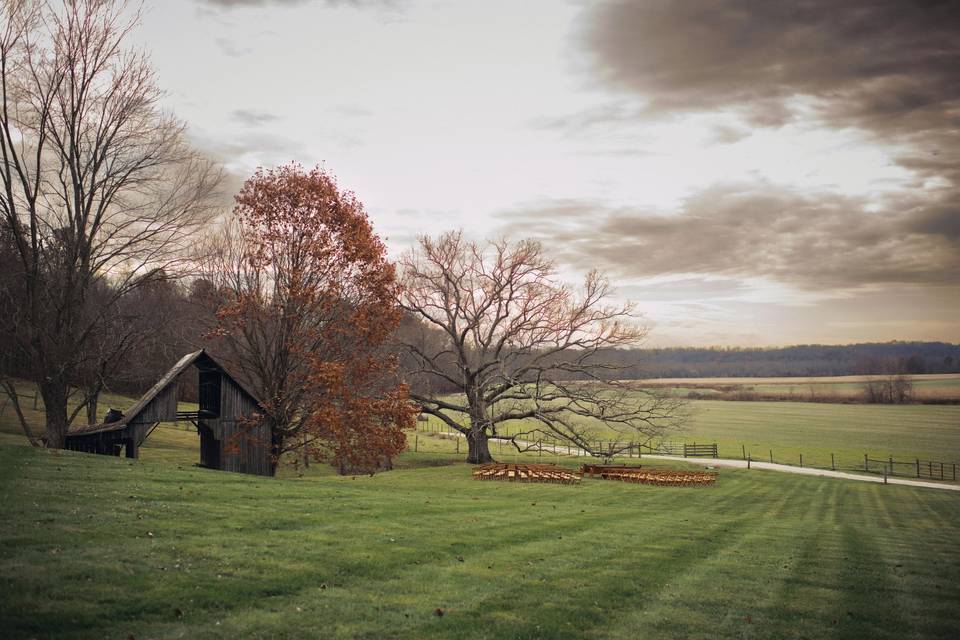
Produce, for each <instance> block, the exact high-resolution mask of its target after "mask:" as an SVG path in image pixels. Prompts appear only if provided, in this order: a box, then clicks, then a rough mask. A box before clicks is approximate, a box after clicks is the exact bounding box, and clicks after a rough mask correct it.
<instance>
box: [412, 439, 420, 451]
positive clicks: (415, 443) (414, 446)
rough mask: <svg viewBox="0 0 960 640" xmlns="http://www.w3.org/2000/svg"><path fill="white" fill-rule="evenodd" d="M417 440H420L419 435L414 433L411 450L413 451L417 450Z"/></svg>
mask: <svg viewBox="0 0 960 640" xmlns="http://www.w3.org/2000/svg"><path fill="white" fill-rule="evenodd" d="M419 442H420V436H418V435H416V434H414V436H413V452H414V453H416V452H417V445H418V444H419Z"/></svg>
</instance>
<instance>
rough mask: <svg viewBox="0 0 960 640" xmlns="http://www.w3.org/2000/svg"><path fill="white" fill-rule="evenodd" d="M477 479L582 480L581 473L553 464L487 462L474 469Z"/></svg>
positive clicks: (512, 480)
mask: <svg viewBox="0 0 960 640" xmlns="http://www.w3.org/2000/svg"><path fill="white" fill-rule="evenodd" d="M473 477H474V478H475V479H477V480H506V481H509V482H548V483H554V484H573V483H575V482H580V474H579V473H576V472H574V471H569V470H567V469H564V468H562V467H558V466H556V465H551V464H501V463H494V464H485V465H483V466H480V467H477V468H476V469H474V470H473Z"/></svg>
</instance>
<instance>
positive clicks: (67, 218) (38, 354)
mask: <svg viewBox="0 0 960 640" xmlns="http://www.w3.org/2000/svg"><path fill="white" fill-rule="evenodd" d="M0 13H2V17H0V71H2V85H0V155H2V163H0V190H2V193H0V221H2V225H3V227H4V228H5V232H6V233H7V234H8V235H9V237H10V243H11V246H12V249H13V254H14V257H15V260H14V268H15V273H14V274H12V276H11V277H10V278H9V281H11V282H15V283H17V284H16V286H13V287H7V288H6V289H5V291H3V292H0V295H2V296H3V297H4V298H5V302H6V304H7V305H8V306H6V308H5V310H4V313H5V314H6V313H9V314H10V316H9V317H7V318H5V323H4V324H5V325H6V326H7V327H8V328H9V329H10V333H9V335H10V341H11V345H10V346H11V350H12V351H14V352H15V353H14V355H13V356H12V357H11V358H10V360H11V361H15V362H19V363H25V364H26V370H19V371H16V373H18V374H20V375H26V376H27V377H30V378H32V379H33V380H34V381H35V382H36V383H37V385H38V387H39V390H40V393H41V395H42V397H43V401H44V405H45V407H46V425H45V426H46V443H47V445H48V446H51V447H62V446H63V444H64V437H65V433H66V429H67V426H68V422H69V416H68V414H67V400H68V396H69V394H70V393H71V390H72V389H75V388H76V387H78V386H82V385H84V384H85V381H84V378H85V377H88V376H89V375H90V372H96V371H98V369H99V367H100V365H102V364H103V363H105V362H109V361H111V359H112V358H114V357H115V353H114V347H115V346H116V345H117V342H118V339H117V333H116V331H117V327H116V324H117V321H118V320H119V319H120V317H119V316H118V315H117V313H118V306H117V305H118V301H119V300H120V299H121V298H122V297H123V296H124V295H126V294H127V293H128V292H130V291H132V290H133V289H136V288H137V287H140V286H143V285H144V284H146V283H148V282H151V281H155V280H157V279H159V278H163V277H168V276H169V275H171V274H175V273H176V272H177V269H178V268H179V266H180V265H181V261H182V260H183V256H184V253H183V249H184V247H185V245H186V243H187V241H188V239H189V238H190V236H191V234H192V233H193V232H194V230H195V229H197V227H198V226H199V225H201V224H203V223H204V222H205V221H207V220H208V219H209V217H210V215H211V213H212V203H213V200H212V199H211V197H210V196H211V194H212V193H213V191H214V189H215V186H216V185H217V183H218V181H219V172H218V170H217V169H216V168H215V167H214V166H213V165H212V164H211V163H210V162H209V161H207V160H205V159H203V158H201V157H200V156H199V155H198V154H196V153H195V152H194V151H192V150H191V149H190V147H189V146H188V145H187V144H186V142H185V139H184V127H183V124H182V123H181V122H180V121H178V120H176V119H175V118H174V117H173V116H171V115H168V114H165V113H163V112H162V110H161V108H160V100H161V98H162V96H163V94H162V92H161V91H160V89H159V88H158V87H157V84H156V80H155V77H154V72H153V70H152V68H151V65H150V62H149V60H148V58H147V56H146V54H145V53H143V52H139V51H135V50H132V49H130V48H129V47H128V46H126V44H125V43H126V40H127V39H128V36H129V35H130V33H131V31H132V30H133V29H134V28H135V26H136V24H137V23H138V21H139V12H138V11H137V10H136V7H130V6H128V4H127V3H126V2H122V1H110V0H64V1H63V2H62V4H59V3H53V2H40V1H32V0H24V1H22V2H6V3H4V4H3V5H2V8H0ZM8 310H9V311H8ZM143 311H145V312H149V310H143ZM111 337H112V338H114V339H111ZM105 347H106V349H105ZM2 373H3V374H4V375H7V376H9V375H10V374H12V373H14V372H12V371H9V370H8V371H3V372H2ZM5 380H6V381H7V382H8V383H9V379H8V378H5ZM11 386H12V385H9V384H6V385H5V387H7V388H8V392H9V388H10V387H11ZM22 424H23V426H24V428H25V430H26V428H27V425H26V423H25V421H22Z"/></svg>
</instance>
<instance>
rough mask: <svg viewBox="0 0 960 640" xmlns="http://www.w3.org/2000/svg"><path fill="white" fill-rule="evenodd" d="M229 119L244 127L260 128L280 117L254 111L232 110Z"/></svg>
mask: <svg viewBox="0 0 960 640" xmlns="http://www.w3.org/2000/svg"><path fill="white" fill-rule="evenodd" d="M230 117H231V118H232V119H234V120H236V121H237V122H239V123H240V124H242V125H244V126H246V127H260V126H263V125H265V124H268V123H270V122H276V121H277V120H280V116H278V115H276V114H273V113H269V112H267V111H257V110H256V109H234V110H233V111H231V112H230Z"/></svg>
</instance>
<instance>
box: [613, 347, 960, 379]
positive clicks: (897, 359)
mask: <svg viewBox="0 0 960 640" xmlns="http://www.w3.org/2000/svg"><path fill="white" fill-rule="evenodd" d="M604 357H605V358H607V359H609V360H610V361H611V362H614V363H616V364H618V365H620V366H622V367H624V369H623V370H622V371H621V372H620V373H619V374H618V375H619V376H620V377H622V378H624V379H636V378H707V377H710V378H714V377H741V376H746V377H772V376H777V377H779V376H843V375H866V374H890V373H909V374H921V373H960V345H957V344H949V343H946V342H871V343H862V344H847V345H820V344H807V345H796V346H791V347H770V348H744V347H708V348H703V347H675V348H669V349H634V350H618V351H608V352H606V353H605V354H604Z"/></svg>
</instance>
